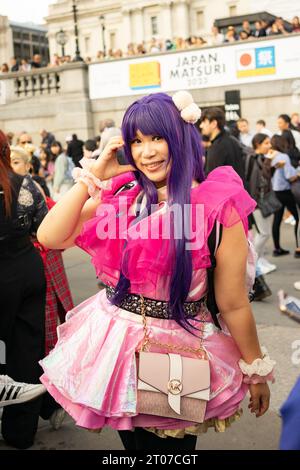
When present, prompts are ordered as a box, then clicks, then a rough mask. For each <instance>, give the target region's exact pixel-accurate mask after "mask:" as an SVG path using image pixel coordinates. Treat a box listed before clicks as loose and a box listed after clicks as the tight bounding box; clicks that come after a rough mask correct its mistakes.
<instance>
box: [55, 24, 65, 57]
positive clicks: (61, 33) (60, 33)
mask: <svg viewBox="0 0 300 470" xmlns="http://www.w3.org/2000/svg"><path fill="white" fill-rule="evenodd" d="M55 37H56V42H57V44H59V45H60V46H61V55H62V57H64V56H65V45H66V44H67V42H68V35H67V34H66V32H65V31H64V30H63V29H61V30H60V31H58V33H56V35H55Z"/></svg>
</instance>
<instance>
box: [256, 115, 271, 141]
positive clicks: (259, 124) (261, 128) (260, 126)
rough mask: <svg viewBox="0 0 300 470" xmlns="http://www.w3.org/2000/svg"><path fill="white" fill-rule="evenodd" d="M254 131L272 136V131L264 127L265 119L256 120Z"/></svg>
mask: <svg viewBox="0 0 300 470" xmlns="http://www.w3.org/2000/svg"><path fill="white" fill-rule="evenodd" d="M256 132H257V134H265V135H267V136H268V137H270V138H271V137H272V136H273V132H271V131H270V130H269V129H267V128H266V121H264V120H263V119H259V120H258V121H257V122H256Z"/></svg>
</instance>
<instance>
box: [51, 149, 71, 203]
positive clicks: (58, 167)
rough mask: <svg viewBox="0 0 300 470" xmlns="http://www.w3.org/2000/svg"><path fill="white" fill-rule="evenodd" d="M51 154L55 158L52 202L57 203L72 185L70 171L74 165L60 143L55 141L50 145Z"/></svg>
mask: <svg viewBox="0 0 300 470" xmlns="http://www.w3.org/2000/svg"><path fill="white" fill-rule="evenodd" d="M51 153H52V155H55V157H56V158H55V167H54V179H53V200H54V201H58V200H59V199H60V198H61V197H62V196H63V195H64V194H65V193H66V192H68V191H69V189H70V188H71V187H72V186H73V184H74V181H73V177H72V171H73V169H74V168H75V165H74V163H73V161H72V158H71V157H69V156H68V155H67V154H66V153H65V152H64V151H63V149H62V146H61V144H60V142H57V141H55V142H53V143H52V145H51Z"/></svg>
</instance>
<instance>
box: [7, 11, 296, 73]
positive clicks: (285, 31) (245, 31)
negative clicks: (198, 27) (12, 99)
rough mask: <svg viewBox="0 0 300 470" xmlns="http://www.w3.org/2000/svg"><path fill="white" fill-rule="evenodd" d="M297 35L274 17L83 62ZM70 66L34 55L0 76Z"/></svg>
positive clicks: (144, 44) (63, 60)
mask: <svg viewBox="0 0 300 470" xmlns="http://www.w3.org/2000/svg"><path fill="white" fill-rule="evenodd" d="M299 32H300V20H299V17H298V16H295V17H294V18H293V19H292V21H291V23H287V22H285V21H284V19H283V18H281V17H277V18H275V20H274V21H271V22H268V21H265V20H257V21H255V23H254V25H253V26H252V25H250V23H249V21H248V20H244V21H243V23H242V25H241V27H240V28H236V27H234V26H228V27H227V28H223V29H222V30H221V29H220V28H218V27H217V26H216V25H213V26H212V29H211V32H210V33H208V34H205V35H203V36H190V37H189V38H182V37H177V38H173V39H166V40H165V41H163V40H160V39H158V38H156V37H153V38H152V39H151V41H149V42H146V41H143V42H141V43H139V44H135V43H130V44H128V45H127V49H126V50H122V49H120V48H118V49H109V50H108V51H107V53H106V54H104V52H103V50H99V51H98V52H97V55H96V57H90V56H87V57H85V58H84V62H86V63H87V64H90V63H93V62H97V61H102V60H114V59H120V58H122V57H124V58H126V57H136V56H142V55H145V54H159V53H161V52H168V51H176V50H177V51H179V50H180V51H181V50H187V49H193V48H199V47H202V46H216V45H220V44H227V43H235V42H236V41H248V40H251V39H252V40H253V39H259V38H263V37H268V36H270V37H271V36H278V35H289V34H291V33H299ZM71 62H72V57H71V56H70V55H65V56H60V55H59V54H54V55H53V57H52V59H51V61H50V62H47V61H46V60H45V58H42V57H41V56H40V55H39V54H35V55H34V56H33V57H32V59H31V60H30V59H28V58H27V59H26V58H23V59H20V58H16V57H13V58H12V59H11V60H10V63H9V64H8V63H3V64H2V66H1V69H0V73H2V74H4V73H8V72H28V71H30V70H33V69H38V68H41V67H58V66H60V65H64V64H68V63H71Z"/></svg>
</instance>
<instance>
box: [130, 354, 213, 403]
mask: <svg viewBox="0 0 300 470" xmlns="http://www.w3.org/2000/svg"><path fill="white" fill-rule="evenodd" d="M181 359H182V385H183V388H182V392H181V393H180V395H181V396H185V395H190V394H192V393H196V392H199V391H201V390H205V389H207V388H209V387H210V370H209V361H207V360H203V359H194V358H190V357H183V356H181ZM138 378H139V379H140V380H142V381H143V382H145V383H146V384H148V385H150V386H151V387H154V388H156V389H157V390H159V391H161V392H163V393H165V394H168V383H169V380H170V358H169V355H168V354H160V353H152V352H140V354H139V370H138ZM172 379H181V377H172Z"/></svg>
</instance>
